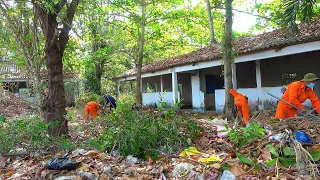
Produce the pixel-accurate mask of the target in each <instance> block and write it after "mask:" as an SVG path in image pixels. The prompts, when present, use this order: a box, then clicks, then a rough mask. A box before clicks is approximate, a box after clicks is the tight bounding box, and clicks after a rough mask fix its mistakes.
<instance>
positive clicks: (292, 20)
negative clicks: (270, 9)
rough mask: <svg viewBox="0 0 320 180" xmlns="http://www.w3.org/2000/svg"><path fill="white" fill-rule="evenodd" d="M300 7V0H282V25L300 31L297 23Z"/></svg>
mask: <svg viewBox="0 0 320 180" xmlns="http://www.w3.org/2000/svg"><path fill="white" fill-rule="evenodd" d="M299 7H300V0H283V1H282V8H283V10H282V16H283V19H282V25H283V26H286V27H287V26H289V27H291V28H293V29H294V30H295V31H299V29H298V26H297V24H296V20H297V14H298V10H299Z"/></svg>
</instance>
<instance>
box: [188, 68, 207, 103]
mask: <svg viewBox="0 0 320 180" xmlns="http://www.w3.org/2000/svg"><path fill="white" fill-rule="evenodd" d="M191 86H192V106H193V108H196V109H197V108H201V109H204V93H203V92H202V91H201V90H200V76H199V74H196V75H195V76H191Z"/></svg>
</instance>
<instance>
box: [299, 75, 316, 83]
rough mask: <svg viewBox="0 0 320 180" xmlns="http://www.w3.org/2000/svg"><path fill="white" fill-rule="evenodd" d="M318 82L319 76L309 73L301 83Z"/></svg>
mask: <svg viewBox="0 0 320 180" xmlns="http://www.w3.org/2000/svg"><path fill="white" fill-rule="evenodd" d="M317 80H319V78H318V77H317V75H315V74H314V73H308V74H306V75H304V77H303V79H302V80H301V81H303V82H312V81H317Z"/></svg>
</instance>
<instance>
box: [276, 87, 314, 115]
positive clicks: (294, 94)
mask: <svg viewBox="0 0 320 180" xmlns="http://www.w3.org/2000/svg"><path fill="white" fill-rule="evenodd" d="M282 99H283V100H285V101H287V102H289V103H291V104H293V105H295V106H297V107H299V108H300V109H301V110H304V107H303V105H302V103H303V102H304V101H305V100H306V99H310V101H311V104H312V106H313V108H314V109H315V110H316V111H317V113H320V101H319V99H318V97H317V95H316V93H315V92H314V91H313V90H312V89H311V88H308V87H306V86H305V85H304V83H303V82H302V81H296V82H293V83H291V84H289V86H288V89H287V90H286V91H285V93H284V95H283V96H282ZM296 115H298V110H297V109H296V108H294V107H292V106H290V105H288V104H286V103H284V102H282V101H279V102H278V107H277V111H276V116H275V117H276V118H279V119H284V118H289V117H294V116H296Z"/></svg>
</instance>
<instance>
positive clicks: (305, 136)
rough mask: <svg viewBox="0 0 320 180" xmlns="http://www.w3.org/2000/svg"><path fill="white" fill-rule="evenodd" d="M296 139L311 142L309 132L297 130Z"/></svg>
mask: <svg viewBox="0 0 320 180" xmlns="http://www.w3.org/2000/svg"><path fill="white" fill-rule="evenodd" d="M296 139H297V141H299V142H302V143H310V139H309V136H308V134H306V133H304V132H301V131H297V132H296Z"/></svg>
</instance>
